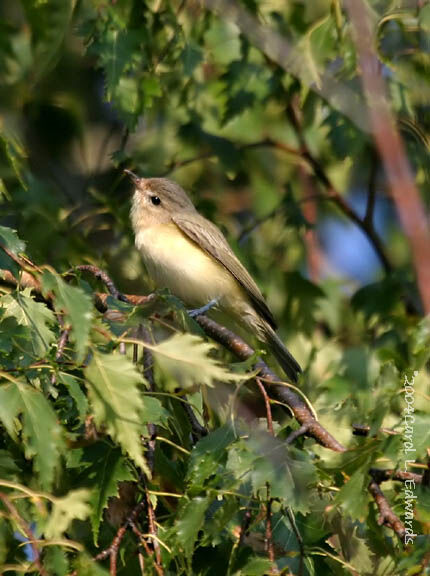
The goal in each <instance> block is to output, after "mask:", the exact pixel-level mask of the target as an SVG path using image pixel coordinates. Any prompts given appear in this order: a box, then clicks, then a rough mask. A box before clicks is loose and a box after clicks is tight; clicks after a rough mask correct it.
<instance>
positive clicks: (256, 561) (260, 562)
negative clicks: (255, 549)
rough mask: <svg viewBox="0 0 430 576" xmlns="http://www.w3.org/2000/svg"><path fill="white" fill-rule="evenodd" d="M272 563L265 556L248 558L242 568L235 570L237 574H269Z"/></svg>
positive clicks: (241, 575)
mask: <svg viewBox="0 0 430 576" xmlns="http://www.w3.org/2000/svg"><path fill="white" fill-rule="evenodd" d="M271 569H272V563H271V562H270V560H267V558H250V559H249V560H248V562H247V563H246V564H245V566H244V567H243V568H241V569H240V570H239V572H236V575H237V576H264V575H265V574H270V572H271Z"/></svg>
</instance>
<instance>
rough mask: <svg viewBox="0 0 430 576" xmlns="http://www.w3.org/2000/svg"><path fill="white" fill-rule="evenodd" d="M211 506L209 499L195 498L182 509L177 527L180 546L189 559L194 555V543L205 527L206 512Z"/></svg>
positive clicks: (176, 531)
mask: <svg viewBox="0 0 430 576" xmlns="http://www.w3.org/2000/svg"><path fill="white" fill-rule="evenodd" d="M209 504H210V500H209V498H201V497H197V498H193V499H192V500H189V501H188V502H187V503H186V504H185V506H183V508H182V509H181V511H180V513H179V515H178V521H177V522H176V525H175V533H176V538H177V541H178V545H179V546H180V548H181V549H182V550H183V551H184V553H185V554H186V556H188V557H189V558H190V557H191V555H192V552H193V548H194V542H195V541H196V539H197V535H198V533H199V530H200V529H201V527H202V526H203V522H204V518H205V512H206V509H207V507H208V506H209Z"/></svg>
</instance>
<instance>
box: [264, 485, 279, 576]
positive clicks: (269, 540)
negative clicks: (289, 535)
mask: <svg viewBox="0 0 430 576" xmlns="http://www.w3.org/2000/svg"><path fill="white" fill-rule="evenodd" d="M266 488H267V503H266V530H265V538H264V544H265V548H266V552H267V556H268V558H269V561H270V563H271V564H272V569H271V571H270V572H271V574H276V573H277V570H276V565H275V548H274V546H273V530H272V498H271V497H270V484H269V483H267V484H266Z"/></svg>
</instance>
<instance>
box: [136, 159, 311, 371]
mask: <svg viewBox="0 0 430 576" xmlns="http://www.w3.org/2000/svg"><path fill="white" fill-rule="evenodd" d="M125 172H126V173H127V174H128V175H129V176H130V178H131V179H132V181H133V184H134V193H133V198H132V205H131V211H130V219H131V223H132V228H133V231H134V236H135V244H136V247H137V249H138V250H139V252H140V253H141V255H142V258H143V262H144V264H145V266H146V269H147V271H148V274H149V276H150V277H151V279H152V280H153V282H154V283H155V285H156V287H157V288H167V289H168V290H169V291H170V292H171V293H172V294H173V295H175V296H176V297H178V298H179V299H180V300H182V301H183V302H184V303H185V304H186V305H188V306H192V307H197V309H196V310H194V313H195V314H199V313H204V312H207V311H208V310H210V309H211V308H216V309H218V310H220V311H222V312H224V313H226V314H228V315H229V317H232V318H233V319H234V321H236V322H237V323H238V324H239V325H241V326H242V327H244V328H245V329H246V330H247V331H250V332H252V333H253V334H255V336H256V338H257V340H259V341H260V342H262V343H264V344H266V345H267V346H268V348H269V350H270V351H271V353H272V354H273V356H274V357H275V358H276V360H277V362H278V363H279V365H280V366H281V367H282V369H283V370H284V372H285V374H286V376H287V377H288V378H289V380H290V381H291V382H297V381H298V377H299V374H300V373H301V368H300V365H299V364H298V362H297V361H296V360H295V359H294V357H293V356H292V354H291V353H290V352H289V351H288V350H287V348H286V347H285V345H284V344H283V342H282V341H281V339H280V338H279V336H278V335H277V333H276V322H275V319H274V317H273V314H272V312H271V311H270V309H269V307H268V305H267V304H266V302H265V300H264V297H263V295H262V293H261V291H260V289H259V288H258V286H257V284H256V283H255V281H254V280H253V279H252V277H251V275H250V274H249V272H248V271H247V270H246V268H245V266H244V265H243V264H242V263H241V262H240V260H239V259H238V257H237V256H236V255H235V254H234V252H233V250H232V249H231V247H230V245H229V243H228V242H227V240H226V238H225V236H224V235H223V233H222V232H221V230H220V229H219V228H218V227H217V226H216V225H215V224H214V223H213V222H211V221H210V220H208V219H206V218H205V217H204V216H202V215H201V214H200V213H199V212H198V211H197V209H196V208H195V206H194V204H193V202H192V201H191V199H190V198H189V196H188V195H187V193H186V192H185V190H183V188H182V187H181V186H180V185H179V184H177V183H176V182H174V181H172V180H169V179H167V178H141V177H139V176H137V175H136V174H135V173H133V172H132V171H131V170H125Z"/></svg>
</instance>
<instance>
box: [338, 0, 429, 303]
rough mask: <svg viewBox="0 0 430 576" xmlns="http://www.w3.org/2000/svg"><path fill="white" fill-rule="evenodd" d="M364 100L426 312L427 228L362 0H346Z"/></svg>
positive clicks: (423, 210)
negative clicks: (409, 250) (366, 103)
mask: <svg viewBox="0 0 430 576" xmlns="http://www.w3.org/2000/svg"><path fill="white" fill-rule="evenodd" d="M345 5H346V8H347V10H348V12H349V15H350V17H351V22H352V26H353V30H354V39H355V44H356V47H357V53H358V57H359V62H360V68H361V78H362V83H363V87H364V92H365V94H366V97H367V101H368V111H369V116H370V123H371V129H372V133H373V137H374V140H375V143H376V147H377V149H378V152H379V155H380V157H381V160H382V162H383V164H384V168H385V174H386V177H387V180H388V183H389V186H390V191H391V196H392V197H393V200H394V203H395V205H396V209H397V213H398V216H399V219H400V222H401V224H402V226H403V229H404V231H405V234H406V236H407V237H408V239H409V243H410V248H411V252H412V258H413V261H414V266H415V271H416V275H417V282H418V288H419V291H420V294H421V299H422V303H423V307H424V312H425V313H426V314H429V313H430V265H429V263H430V228H429V223H428V218H427V216H426V212H425V209H424V205H423V202H422V200H421V197H420V194H419V191H418V189H417V187H416V185H415V181H414V178H413V175H412V171H411V168H410V165H409V162H408V158H407V155H406V151H405V146H404V143H403V141H402V139H401V136H400V134H399V131H398V129H397V127H396V123H395V121H394V118H393V115H392V113H391V110H390V107H389V104H388V101H387V97H386V87H385V82H384V79H383V77H382V74H381V68H382V67H381V64H380V62H379V60H378V58H377V57H376V54H375V50H374V38H373V34H372V31H371V28H370V23H369V14H368V11H367V7H366V5H365V4H364V2H363V0H346V2H345Z"/></svg>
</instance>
